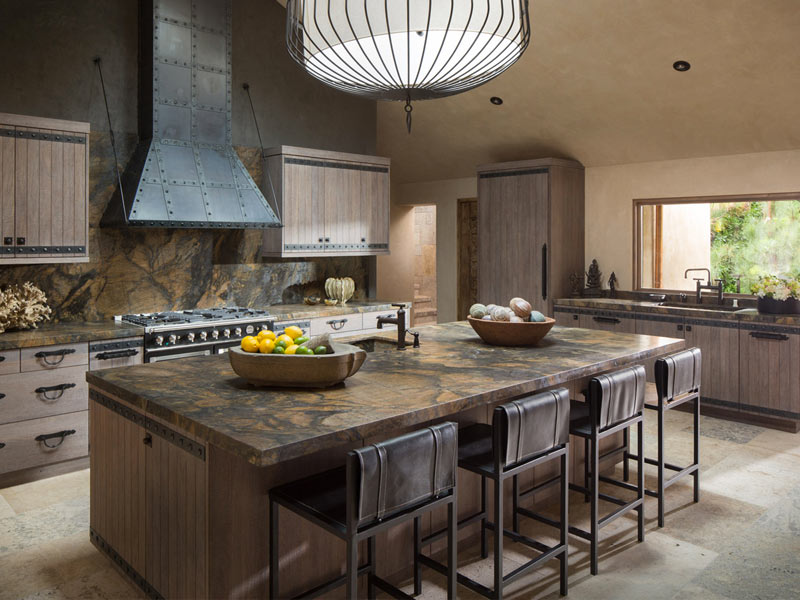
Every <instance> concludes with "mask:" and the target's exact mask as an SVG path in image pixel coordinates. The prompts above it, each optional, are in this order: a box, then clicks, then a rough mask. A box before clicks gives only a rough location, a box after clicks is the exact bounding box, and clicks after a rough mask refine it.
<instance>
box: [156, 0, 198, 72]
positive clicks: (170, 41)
mask: <svg viewBox="0 0 800 600" xmlns="http://www.w3.org/2000/svg"><path fill="white" fill-rule="evenodd" d="M161 4H162V5H163V4H169V2H162V3H161ZM153 49H154V57H153V58H154V60H155V61H156V62H164V63H167V64H169V63H172V64H176V65H182V66H185V65H191V62H192V30H191V29H190V28H188V27H184V26H181V25H175V24H173V23H165V22H164V21H157V22H156V24H155V34H154V37H153Z"/></svg>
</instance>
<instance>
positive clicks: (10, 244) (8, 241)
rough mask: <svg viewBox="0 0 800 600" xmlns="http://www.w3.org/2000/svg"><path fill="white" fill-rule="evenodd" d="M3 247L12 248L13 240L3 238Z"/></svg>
mask: <svg viewBox="0 0 800 600" xmlns="http://www.w3.org/2000/svg"><path fill="white" fill-rule="evenodd" d="M3 245H4V246H13V245H14V238H11V237H4V238H3Z"/></svg>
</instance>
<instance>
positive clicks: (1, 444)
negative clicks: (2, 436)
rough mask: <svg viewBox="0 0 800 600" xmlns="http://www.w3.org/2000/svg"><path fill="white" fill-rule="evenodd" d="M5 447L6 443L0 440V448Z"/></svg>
mask: <svg viewBox="0 0 800 600" xmlns="http://www.w3.org/2000/svg"><path fill="white" fill-rule="evenodd" d="M5 447H6V445H5V444H4V443H3V442H0V450H2V449H3V448H5Z"/></svg>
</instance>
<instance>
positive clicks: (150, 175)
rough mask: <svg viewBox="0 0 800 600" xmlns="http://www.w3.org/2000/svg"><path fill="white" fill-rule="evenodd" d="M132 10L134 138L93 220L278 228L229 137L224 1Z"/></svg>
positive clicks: (227, 7)
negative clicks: (136, 18) (135, 18)
mask: <svg viewBox="0 0 800 600" xmlns="http://www.w3.org/2000/svg"><path fill="white" fill-rule="evenodd" d="M140 10H141V13H140V22H139V31H140V36H141V40H140V56H139V139H140V142H139V144H138V146H137V147H136V150H135V151H134V154H133V157H132V158H131V160H130V162H129V163H128V166H127V167H126V169H125V173H124V175H123V177H122V190H123V191H124V195H122V194H121V193H120V190H117V192H116V193H115V195H114V197H113V198H112V200H111V202H110V203H109V205H108V208H107V209H106V212H105V214H104V216H103V219H102V220H101V224H102V225H104V226H125V225H128V226H134V227H185V228H204V229H208V228H214V229H220V228H226V229H245V228H246V229H251V228H259V229H260V228H266V227H280V226H281V224H280V221H279V219H278V217H276V215H275V212H274V211H273V210H272V208H271V207H270V205H269V203H268V202H267V200H266V199H265V198H264V195H263V194H262V193H261V191H260V190H259V189H258V186H257V185H256V184H255V182H254V181H253V179H252V177H250V174H249V173H248V172H247V169H246V168H245V167H244V165H243V164H242V162H241V161H240V160H239V157H238V156H237V155H236V151H235V150H234V149H233V146H231V4H230V0H149V1H148V0H142V1H141V2H140ZM123 198H124V201H123Z"/></svg>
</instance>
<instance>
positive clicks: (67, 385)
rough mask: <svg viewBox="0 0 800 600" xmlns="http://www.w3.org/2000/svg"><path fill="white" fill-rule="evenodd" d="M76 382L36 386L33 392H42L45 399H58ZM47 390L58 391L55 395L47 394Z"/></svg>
mask: <svg viewBox="0 0 800 600" xmlns="http://www.w3.org/2000/svg"><path fill="white" fill-rule="evenodd" d="M75 385H76V384H74V383H62V384H60V385H50V386H43V387H38V388H36V389H35V390H33V391H34V392H36V393H37V394H42V395H43V396H44V397H45V398H46V399H47V400H58V399H59V398H61V396H63V395H64V391H65V390H68V389H70V388H74V387H75ZM48 392H58V395H57V396H48V395H47V394H48Z"/></svg>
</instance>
